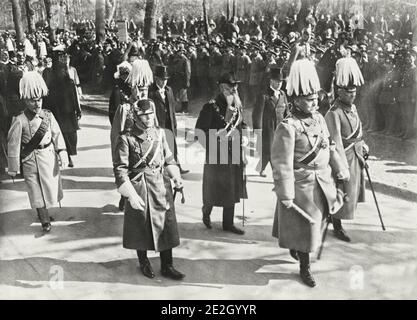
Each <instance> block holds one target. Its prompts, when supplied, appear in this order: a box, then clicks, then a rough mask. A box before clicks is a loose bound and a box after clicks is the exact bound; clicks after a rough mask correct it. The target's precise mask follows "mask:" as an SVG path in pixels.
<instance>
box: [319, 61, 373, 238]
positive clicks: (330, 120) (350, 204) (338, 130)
mask: <svg viewBox="0 0 417 320" xmlns="http://www.w3.org/2000/svg"><path fill="white" fill-rule="evenodd" d="M363 82H364V80H363V76H362V73H361V71H360V69H359V66H358V65H357V63H356V61H355V60H354V59H353V58H350V57H346V58H341V59H339V60H338V61H337V62H336V74H335V85H336V87H337V90H338V98H337V99H336V101H335V103H334V104H333V106H332V107H331V109H330V110H329V112H328V113H327V114H326V116H325V119H326V123H327V126H328V128H329V132H330V137H331V138H332V140H333V141H335V143H336V151H337V153H338V154H339V156H340V158H341V160H342V162H343V164H344V166H345V167H348V168H349V176H350V179H349V181H348V182H345V183H344V184H343V188H344V192H345V193H346V194H347V196H348V199H349V200H348V201H347V202H345V203H344V205H343V207H342V208H341V209H340V210H339V211H338V212H337V213H336V214H334V215H333V216H332V222H333V227H334V234H335V236H336V237H337V238H339V239H340V240H342V241H347V242H349V241H350V238H349V236H348V235H347V234H346V231H345V230H344V229H343V227H342V223H341V219H348V220H351V219H353V218H354V215H355V211H356V208H357V205H358V202H363V201H364V200H365V180H364V173H363V168H364V166H365V159H364V155H365V154H367V153H368V152H369V148H368V146H367V145H366V144H365V142H364V141H363V132H362V123H361V120H360V119H359V115H358V111H357V108H356V106H355V105H354V103H353V102H354V100H355V97H356V87H357V86H360V85H362V84H363Z"/></svg>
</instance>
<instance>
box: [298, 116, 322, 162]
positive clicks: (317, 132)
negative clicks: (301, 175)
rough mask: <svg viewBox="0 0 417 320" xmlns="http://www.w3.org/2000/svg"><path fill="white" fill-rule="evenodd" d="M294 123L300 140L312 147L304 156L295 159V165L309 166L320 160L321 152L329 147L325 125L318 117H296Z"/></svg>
mask: <svg viewBox="0 0 417 320" xmlns="http://www.w3.org/2000/svg"><path fill="white" fill-rule="evenodd" d="M292 122H293V124H294V125H295V127H296V131H297V132H298V135H299V138H300V139H303V140H307V141H308V145H309V147H310V149H308V150H306V152H305V153H304V154H303V155H301V156H300V155H299V156H297V157H296V158H295V159H294V160H295V163H297V164H301V165H306V166H308V165H310V164H311V163H312V162H314V161H315V160H316V159H318V158H319V156H320V154H321V152H322V151H323V150H324V149H326V148H327V147H328V146H329V143H328V137H327V136H326V135H325V130H324V127H323V124H322V123H321V121H320V120H319V118H318V117H317V116H314V117H311V118H305V119H300V118H298V117H297V116H296V115H294V116H293V120H292Z"/></svg>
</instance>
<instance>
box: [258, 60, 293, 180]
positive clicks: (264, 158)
mask: <svg viewBox="0 0 417 320" xmlns="http://www.w3.org/2000/svg"><path fill="white" fill-rule="evenodd" d="M269 78H270V79H269V86H268V87H267V88H266V90H265V91H264V92H262V93H261V94H260V95H259V97H258V100H257V103H256V104H255V107H254V110H253V113H252V123H253V129H258V130H262V133H261V134H260V135H258V140H257V150H258V152H259V154H260V156H261V158H260V159H259V163H258V166H257V170H258V171H259V175H260V176H261V177H266V174H265V173H264V170H265V168H266V166H267V165H268V163H269V162H270V161H271V148H272V141H273V138H274V133H275V130H276V128H277V126H278V124H279V123H280V122H281V121H282V120H283V119H284V118H285V117H286V116H287V115H288V113H289V110H288V102H287V96H286V94H285V92H284V91H282V90H281V87H282V82H283V80H284V74H283V71H282V68H277V67H275V68H272V69H271V70H270V73H269Z"/></svg>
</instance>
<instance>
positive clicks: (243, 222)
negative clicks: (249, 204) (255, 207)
mask: <svg viewBox="0 0 417 320" xmlns="http://www.w3.org/2000/svg"><path fill="white" fill-rule="evenodd" d="M242 200H243V219H242V227H244V226H245V199H242Z"/></svg>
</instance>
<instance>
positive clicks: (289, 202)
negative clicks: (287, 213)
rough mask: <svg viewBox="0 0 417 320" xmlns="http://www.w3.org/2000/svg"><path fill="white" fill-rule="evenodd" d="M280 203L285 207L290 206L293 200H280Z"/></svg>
mask: <svg viewBox="0 0 417 320" xmlns="http://www.w3.org/2000/svg"><path fill="white" fill-rule="evenodd" d="M281 203H282V204H283V205H284V207H286V208H291V207H292V205H293V204H294V202H293V200H282V201H281Z"/></svg>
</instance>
